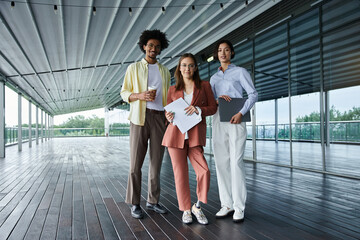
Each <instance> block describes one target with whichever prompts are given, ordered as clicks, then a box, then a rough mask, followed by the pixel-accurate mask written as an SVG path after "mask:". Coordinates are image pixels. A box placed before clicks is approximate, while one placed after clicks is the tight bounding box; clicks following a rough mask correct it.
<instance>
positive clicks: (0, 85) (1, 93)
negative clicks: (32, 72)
mask: <svg viewBox="0 0 360 240" xmlns="http://www.w3.org/2000/svg"><path fill="white" fill-rule="evenodd" d="M4 157H5V83H4V82H3V81H2V80H0V158H4Z"/></svg>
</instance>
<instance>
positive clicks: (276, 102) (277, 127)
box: [275, 99, 279, 142]
mask: <svg viewBox="0 0 360 240" xmlns="http://www.w3.org/2000/svg"><path fill="white" fill-rule="evenodd" d="M278 135H279V110H278V100H277V99H275V142H278V140H279V137H278Z"/></svg>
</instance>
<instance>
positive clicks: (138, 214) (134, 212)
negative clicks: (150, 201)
mask: <svg viewBox="0 0 360 240" xmlns="http://www.w3.org/2000/svg"><path fill="white" fill-rule="evenodd" d="M131 216H133V217H134V218H143V217H144V214H143V211H142V210H141V207H140V205H132V206H131Z"/></svg>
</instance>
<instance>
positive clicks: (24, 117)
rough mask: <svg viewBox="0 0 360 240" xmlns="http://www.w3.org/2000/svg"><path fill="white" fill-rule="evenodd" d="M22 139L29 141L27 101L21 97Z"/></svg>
mask: <svg viewBox="0 0 360 240" xmlns="http://www.w3.org/2000/svg"><path fill="white" fill-rule="evenodd" d="M21 124H22V139H23V140H28V139H29V101H28V100H26V99H25V98H24V97H21Z"/></svg>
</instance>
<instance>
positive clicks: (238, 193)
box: [212, 111, 247, 211]
mask: <svg viewBox="0 0 360 240" xmlns="http://www.w3.org/2000/svg"><path fill="white" fill-rule="evenodd" d="M246 137H247V131H246V124H245V123H244V122H242V123H240V124H231V123H229V122H220V116H219V111H217V112H216V114H215V115H214V116H213V132H212V138H213V150H214V157H215V165H216V175H217V182H218V187H219V195H220V202H221V206H222V207H223V206H226V207H229V208H231V207H233V208H234V209H235V210H240V211H244V209H245V201H246V179H245V166H244V161H243V158H244V151H245V143H246Z"/></svg>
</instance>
